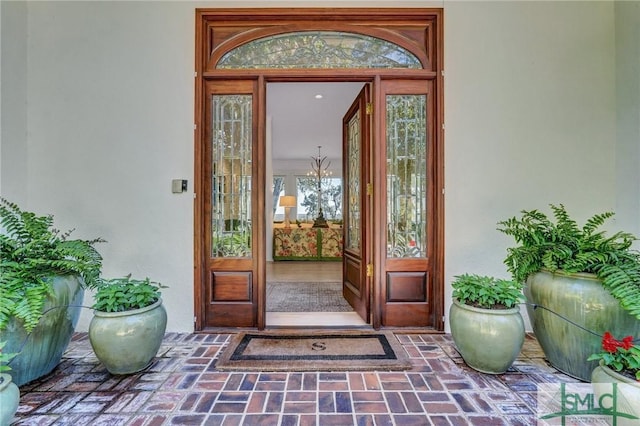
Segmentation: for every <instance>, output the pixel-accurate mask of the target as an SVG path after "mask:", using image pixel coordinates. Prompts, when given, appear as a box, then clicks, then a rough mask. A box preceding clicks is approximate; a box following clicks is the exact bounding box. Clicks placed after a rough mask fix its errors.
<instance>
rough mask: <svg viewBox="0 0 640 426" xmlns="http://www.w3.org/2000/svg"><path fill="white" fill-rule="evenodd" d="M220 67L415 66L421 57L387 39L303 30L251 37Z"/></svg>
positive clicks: (418, 67) (231, 51)
mask: <svg viewBox="0 0 640 426" xmlns="http://www.w3.org/2000/svg"><path fill="white" fill-rule="evenodd" d="M216 68H218V69H258V68H267V69H269V68H280V69H282V68H413V69H421V68H422V64H421V63H420V60H419V59H418V58H417V57H416V56H415V55H414V54H413V53H411V52H409V51H408V50H407V49H404V48H402V47H400V46H398V45H396V44H393V43H390V42H388V41H386V40H383V39H380V38H376V37H371V36H366V35H362V34H355V33H347V32H339V31H302V32H294V33H287V34H278V35H274V36H269V37H264V38H260V39H257V40H253V41H250V42H248V43H245V44H243V45H241V46H238V47H236V48H235V49H232V50H230V51H229V52H227V53H226V54H225V55H224V56H222V58H220V60H219V61H218V63H217V65H216Z"/></svg>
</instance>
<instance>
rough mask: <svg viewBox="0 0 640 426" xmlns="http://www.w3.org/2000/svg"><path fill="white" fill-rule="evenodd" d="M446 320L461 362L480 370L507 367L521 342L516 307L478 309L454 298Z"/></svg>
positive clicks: (521, 326)
mask: <svg viewBox="0 0 640 426" xmlns="http://www.w3.org/2000/svg"><path fill="white" fill-rule="evenodd" d="M449 324H450V326H451V336H452V337H453V341H454V342H455V344H456V347H457V348H458V352H460V355H461V356H462V359H464V362H466V363H467V365H468V366H469V367H471V368H473V369H475V370H478V371H480V372H483V373H490V374H501V373H504V372H505V371H507V369H508V368H509V367H511V365H512V364H513V362H514V361H515V359H516V358H517V357H518V354H519V353H520V350H521V349H522V345H523V344H524V321H523V320H522V316H521V315H520V309H519V308H513V309H480V308H474V307H472V306H469V305H465V304H462V303H460V302H458V301H457V300H455V299H454V300H453V304H452V305H451V308H450V309H449Z"/></svg>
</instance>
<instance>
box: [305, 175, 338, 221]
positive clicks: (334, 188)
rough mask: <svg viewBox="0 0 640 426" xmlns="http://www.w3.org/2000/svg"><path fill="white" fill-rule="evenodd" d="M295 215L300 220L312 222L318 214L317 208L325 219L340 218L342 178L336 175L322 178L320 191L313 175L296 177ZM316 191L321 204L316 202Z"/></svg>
mask: <svg viewBox="0 0 640 426" xmlns="http://www.w3.org/2000/svg"><path fill="white" fill-rule="evenodd" d="M296 186H297V196H298V198H297V200H298V207H297V212H298V213H297V215H296V218H297V219H298V220H299V221H301V222H313V220H314V219H315V218H316V217H317V216H318V212H319V208H320V207H322V213H323V214H324V217H325V219H327V220H332V221H336V220H342V179H341V178H336V177H327V178H322V181H321V187H320V191H318V183H317V180H316V179H315V178H313V177H308V176H298V177H296ZM318 193H319V194H320V200H321V204H319V203H318Z"/></svg>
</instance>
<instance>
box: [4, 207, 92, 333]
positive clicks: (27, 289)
mask: <svg viewBox="0 0 640 426" xmlns="http://www.w3.org/2000/svg"><path fill="white" fill-rule="evenodd" d="M0 228H2V229H1V231H2V232H1V233H0V294H1V295H2V297H0V330H2V329H4V328H5V327H6V326H7V323H8V322H9V320H10V319H11V318H13V317H15V318H17V319H18V320H20V321H22V322H23V324H24V327H25V329H26V331H27V332H30V331H32V330H33V328H34V327H35V326H36V325H37V324H38V322H39V320H40V318H41V316H42V315H43V309H44V304H45V301H46V300H47V297H48V296H49V295H50V294H51V293H52V291H53V290H52V285H51V277H53V276H55V275H78V276H80V277H81V278H82V280H83V282H84V284H85V285H86V286H89V287H91V286H94V285H95V284H96V282H97V280H98V278H99V276H100V270H101V268H102V257H101V256H100V254H99V253H98V252H97V251H96V249H95V248H94V244H95V243H97V242H100V241H103V240H101V239H99V238H97V239H94V240H71V239H69V236H70V234H71V232H72V231H73V230H70V231H67V232H60V231H58V230H57V229H54V228H53V216H51V215H47V216H38V215H36V214H35V213H32V212H28V211H23V210H22V209H20V207H18V205H17V204H15V203H12V202H9V201H8V200H6V199H4V198H0Z"/></svg>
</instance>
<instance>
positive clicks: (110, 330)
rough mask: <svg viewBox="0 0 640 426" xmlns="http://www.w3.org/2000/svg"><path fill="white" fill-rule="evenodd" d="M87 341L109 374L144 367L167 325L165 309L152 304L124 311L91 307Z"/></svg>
mask: <svg viewBox="0 0 640 426" xmlns="http://www.w3.org/2000/svg"><path fill="white" fill-rule="evenodd" d="M93 314H94V316H93V318H92V319H91V323H90V324H89V341H90V342H91V347H92V348H93V351H94V352H95V354H96V357H97V358H98V359H99V360H100V362H101V363H102V364H103V365H104V366H105V367H106V368H107V370H108V371H109V372H110V373H111V374H132V373H135V372H138V371H141V370H144V369H145V368H146V367H147V366H148V365H149V364H150V363H151V361H152V360H153V358H154V357H155V356H156V354H157V353H158V349H160V345H161V343H162V338H163V337H164V332H165V329H166V327H167V311H166V310H165V308H164V305H163V304H162V300H158V301H157V302H156V303H154V304H153V305H150V306H147V307H145V308H141V309H135V310H132V311H125V312H101V311H93Z"/></svg>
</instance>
